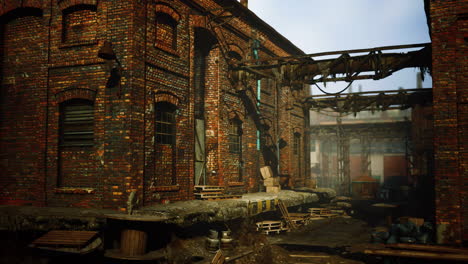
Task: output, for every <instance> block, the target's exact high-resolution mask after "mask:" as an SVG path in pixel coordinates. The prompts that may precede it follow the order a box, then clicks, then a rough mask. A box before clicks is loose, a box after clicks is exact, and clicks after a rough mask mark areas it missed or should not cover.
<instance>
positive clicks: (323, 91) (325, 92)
mask: <svg viewBox="0 0 468 264" xmlns="http://www.w3.org/2000/svg"><path fill="white" fill-rule="evenodd" d="M353 81H354V80H352V81H351V82H349V84H348V85H347V86H346V87H345V88H344V89H343V90H341V91H339V92H336V93H329V92H327V91H325V90H323V89H322V88H320V86H318V85H317V83H314V85H315V86H317V88H318V89H319V90H320V91H321V92H322V93H324V94H328V95H338V94H341V93H342V92H344V91H346V89H348V88H349V86H351V84H352V83H353Z"/></svg>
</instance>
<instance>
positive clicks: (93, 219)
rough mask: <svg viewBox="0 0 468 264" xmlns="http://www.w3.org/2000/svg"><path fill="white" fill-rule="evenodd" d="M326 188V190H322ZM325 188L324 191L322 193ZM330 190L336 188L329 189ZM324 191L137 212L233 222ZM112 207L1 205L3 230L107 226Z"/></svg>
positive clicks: (175, 219)
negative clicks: (280, 203)
mask: <svg viewBox="0 0 468 264" xmlns="http://www.w3.org/2000/svg"><path fill="white" fill-rule="evenodd" d="M322 191H324V190H322ZM322 191H321V192H322ZM325 191H326V192H327V194H328V193H333V192H332V191H330V190H329V189H328V190H325ZM319 196H320V193H319V194H317V193H313V192H304V191H301V192H298V191H289V190H283V191H280V192H279V193H277V194H272V193H263V192H260V193H249V194H244V195H243V196H242V198H240V199H229V200H217V201H205V200H191V201H180V202H174V203H170V204H158V205H154V206H147V207H142V208H137V209H136V210H135V211H134V213H133V214H134V215H138V216H163V217H164V218H167V219H168V220H165V221H164V222H165V223H171V224H177V225H180V226H189V225H192V224H195V223H197V222H219V221H229V220H233V219H237V218H242V217H248V216H251V215H257V214H261V213H263V212H267V211H274V210H276V208H275V205H276V202H275V201H277V199H281V200H282V201H283V202H284V203H285V205H286V206H287V207H292V206H299V205H303V204H310V203H317V202H319ZM116 213H117V212H116V211H114V210H108V209H83V208H61V207H33V206H7V205H4V206H0V230H10V231H18V230H43V231H46V230H50V229H65V230H66V229H73V230H98V229H101V228H103V227H104V226H105V224H106V215H108V214H116Z"/></svg>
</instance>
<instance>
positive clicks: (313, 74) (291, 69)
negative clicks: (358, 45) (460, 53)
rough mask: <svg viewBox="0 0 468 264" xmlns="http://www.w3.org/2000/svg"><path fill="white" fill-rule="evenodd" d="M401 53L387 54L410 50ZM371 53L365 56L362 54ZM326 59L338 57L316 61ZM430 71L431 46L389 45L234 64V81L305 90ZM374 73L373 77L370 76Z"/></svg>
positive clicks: (232, 74)
mask: <svg viewBox="0 0 468 264" xmlns="http://www.w3.org/2000/svg"><path fill="white" fill-rule="evenodd" d="M414 48H420V49H419V50H416V51H408V52H401V53H396V52H392V53H384V52H383V51H391V50H393V51H395V50H408V49H414ZM362 53H367V54H365V55H359V54H362ZM323 56H338V57H337V58H331V59H330V58H327V59H316V58H317V57H323ZM412 67H419V68H422V69H425V70H426V69H430V67H431V44H430V43H423V44H412V45H398V46H385V47H376V48H370V49H355V50H342V51H331V52H322V53H314V54H308V55H299V56H287V57H274V58H264V59H255V60H244V61H241V62H237V63H236V62H232V64H231V70H232V72H231V79H233V81H235V82H237V83H238V84H246V82H247V81H248V80H250V79H252V78H257V79H260V78H272V79H276V80H277V81H279V83H280V84H281V85H283V86H291V87H292V88H293V89H294V88H297V89H301V88H302V87H303V85H304V84H315V83H317V82H328V81H347V82H351V81H353V80H362V79H374V80H377V79H382V78H385V77H387V76H389V75H391V74H392V73H393V72H396V71H398V70H401V69H404V68H412ZM369 73H370V74H369Z"/></svg>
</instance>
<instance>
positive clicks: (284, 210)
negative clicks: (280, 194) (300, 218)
mask: <svg viewBox="0 0 468 264" xmlns="http://www.w3.org/2000/svg"><path fill="white" fill-rule="evenodd" d="M278 207H279V208H280V211H281V214H282V215H283V218H284V219H285V220H286V223H287V224H288V226H289V227H290V228H291V229H296V228H297V226H296V224H295V223H294V222H293V221H291V218H290V217H289V212H288V208H287V207H286V205H285V204H284V203H283V201H282V200H278Z"/></svg>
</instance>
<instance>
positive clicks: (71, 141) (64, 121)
mask: <svg viewBox="0 0 468 264" xmlns="http://www.w3.org/2000/svg"><path fill="white" fill-rule="evenodd" d="M59 143H60V146H92V145H93V144H94V104H93V102H92V101H88V100H84V99H71V100H68V101H65V102H63V103H61V104H60V133H59Z"/></svg>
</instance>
